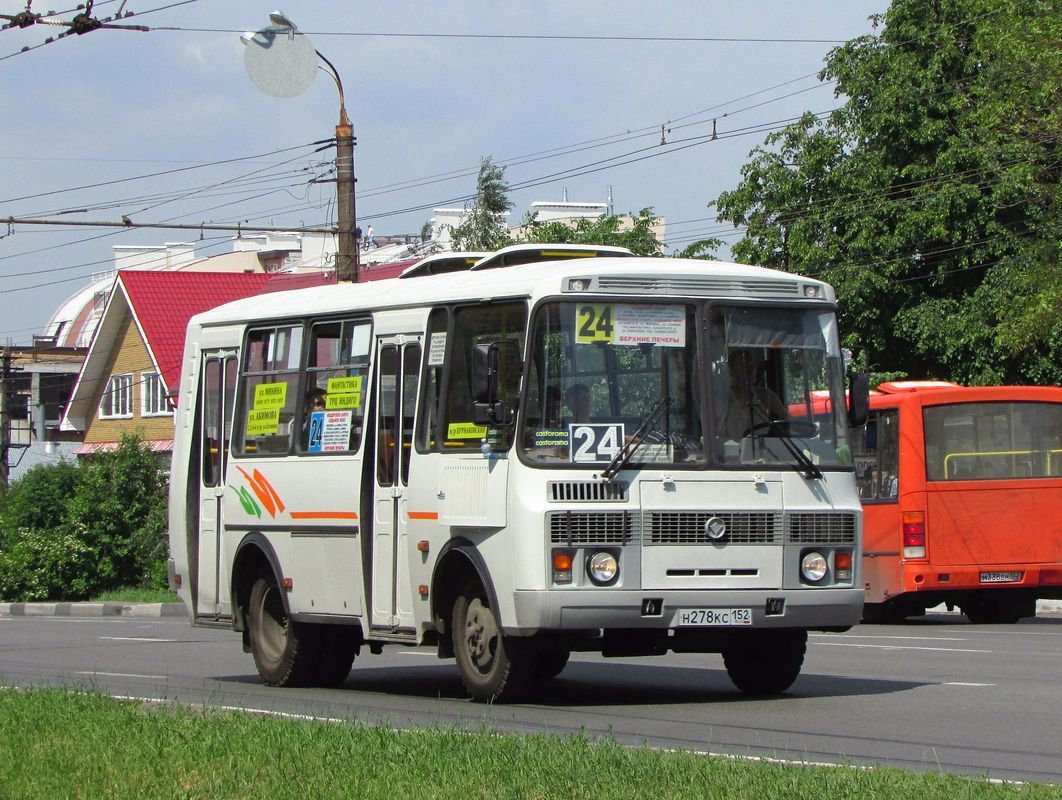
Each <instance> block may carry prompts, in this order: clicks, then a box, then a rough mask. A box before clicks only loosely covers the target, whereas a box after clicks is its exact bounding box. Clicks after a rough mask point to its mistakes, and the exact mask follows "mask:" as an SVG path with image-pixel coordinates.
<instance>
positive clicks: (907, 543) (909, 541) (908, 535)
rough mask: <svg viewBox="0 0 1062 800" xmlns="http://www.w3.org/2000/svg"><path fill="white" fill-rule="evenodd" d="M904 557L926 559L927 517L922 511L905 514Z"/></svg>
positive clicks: (906, 512)
mask: <svg viewBox="0 0 1062 800" xmlns="http://www.w3.org/2000/svg"><path fill="white" fill-rule="evenodd" d="M903 557H904V558H925V557H926V515H925V513H924V512H922V511H905V512H903Z"/></svg>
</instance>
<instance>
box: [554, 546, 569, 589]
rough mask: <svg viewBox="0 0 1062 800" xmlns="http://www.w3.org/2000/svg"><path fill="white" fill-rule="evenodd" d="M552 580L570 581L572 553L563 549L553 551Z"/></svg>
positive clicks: (559, 581)
mask: <svg viewBox="0 0 1062 800" xmlns="http://www.w3.org/2000/svg"><path fill="white" fill-rule="evenodd" d="M553 582H554V583H571V582H572V554H571V553H569V552H567V551H565V550H554V551H553Z"/></svg>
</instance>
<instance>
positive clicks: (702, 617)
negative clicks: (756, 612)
mask: <svg viewBox="0 0 1062 800" xmlns="http://www.w3.org/2000/svg"><path fill="white" fill-rule="evenodd" d="M672 624H674V625H677V626H700V627H704V626H710V627H711V626H721V627H729V626H731V625H751V624H752V609H751V608H680V609H679V610H678V611H676V612H675V619H674V622H673V623H672Z"/></svg>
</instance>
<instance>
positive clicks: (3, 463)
mask: <svg viewBox="0 0 1062 800" xmlns="http://www.w3.org/2000/svg"><path fill="white" fill-rule="evenodd" d="M10 388H11V352H10V351H9V350H7V348H4V352H3V355H0V491H5V492H6V491H7V486H8V468H7V454H8V452H10V450H11V414H10V413H9V411H8V409H9V408H10V405H9V403H8V401H7V399H8V392H9V391H10Z"/></svg>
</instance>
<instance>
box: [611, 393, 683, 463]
mask: <svg viewBox="0 0 1062 800" xmlns="http://www.w3.org/2000/svg"><path fill="white" fill-rule="evenodd" d="M670 405H671V396H670V395H666V396H664V397H661V398H660V402H658V403H657V404H656V406H654V408H653V410H652V411H651V412H650V414H649V416H648V417H646V418H645V421H644V422H642V424H641V425H639V426H638V430H636V431H635V432H634V434H633V435H632V436H631V438H630V440H629V441H627V442H624V444H623V447H621V448H620V449H619V450H617V451H616V455H614V456H612V460H611V461H609V462H608V464H607V465H606V466H605V468H604V469H603V470H601V477H602V478H604V479H605V480H606V481H610V480H612V479H613V478H614V477H615V476H616V473H617V472H619V471H620V470H621V469H623V468H624V467H625V466H627V462H628V461H630V460H631V456H633V455H634V451H635V450H637V449H638V445H640V444H641V443H642V441H643V440H644V439H645V435H646V434H647V433H648V432H649V431H650V430H651V429H652V426H653V425H655V424H656V420H657V418H658V417H659V416H660V414H661V412H664V413H666V412H667V409H668V407H669V406H670Z"/></svg>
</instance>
